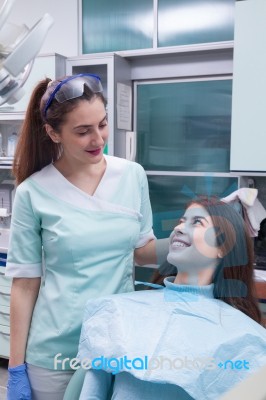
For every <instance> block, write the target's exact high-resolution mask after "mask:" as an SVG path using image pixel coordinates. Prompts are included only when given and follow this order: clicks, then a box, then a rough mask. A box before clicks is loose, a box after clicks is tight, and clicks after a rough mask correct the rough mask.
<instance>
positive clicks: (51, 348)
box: [6, 74, 156, 400]
mask: <svg viewBox="0 0 266 400" xmlns="http://www.w3.org/2000/svg"><path fill="white" fill-rule="evenodd" d="M102 92H103V90H102V85H101V81H100V78H99V77H98V76H96V75H92V74H79V75H74V76H70V77H65V78H64V79H61V80H55V81H51V80H50V79H45V80H43V81H41V82H39V84H38V85H37V86H36V88H35V90H34V92H33V94H32V97H31V99H30V103H29V106H28V109H27V112H26V117H25V120H24V123H23V126H22V130H21V134H20V139H19V143H18V145H17V151H16V154H15V159H14V167H13V173H14V176H15V177H16V181H17V184H18V187H17V190H16V195H15V201H14V206H13V213H12V222H11V237H10V245H9V252H8V260H7V267H6V275H7V276H10V277H13V283H12V289H11V304H10V307H11V310H10V314H11V322H10V330H11V337H10V343H11V346H10V360H9V381H8V400H18V399H33V400H35V399H36V400H46V399H47V400H61V399H62V398H63V395H64V392H65V387H66V385H67V384H68V381H69V379H70V377H71V376H72V374H73V369H71V360H72V359H73V358H75V356H76V354H77V349H78V341H79V335H80V330H81V322H82V315H83V310H84V306H85V303H86V301H87V300H88V298H96V297H97V296H100V295H101V296H102V295H108V294H112V293H121V292H130V291H133V290H134V286H133V278H132V275H133V257H134V256H135V259H136V261H137V262H138V264H140V265H142V264H148V263H156V256H155V247H154V242H155V241H154V238H155V237H154V234H153V229H152V213H151V205H150V199H149V192H148V184H147V178H146V174H145V172H144V170H143V168H142V167H141V166H140V165H139V164H137V163H134V162H130V161H127V160H125V159H121V158H116V157H112V156H108V155H104V154H103V150H104V147H105V144H106V142H107V138H108V120H107V112H106V100H105V98H104V96H103V93H102ZM58 359H61V360H63V359H67V360H68V362H67V363H58V362H57V361H58ZM55 360H57V361H56V362H55ZM23 396H24V397H23Z"/></svg>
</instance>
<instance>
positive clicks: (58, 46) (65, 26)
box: [8, 0, 79, 57]
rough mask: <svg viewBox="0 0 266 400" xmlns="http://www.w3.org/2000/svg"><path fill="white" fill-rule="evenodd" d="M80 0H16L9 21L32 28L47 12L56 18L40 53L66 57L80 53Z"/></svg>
mask: <svg viewBox="0 0 266 400" xmlns="http://www.w3.org/2000/svg"><path fill="white" fill-rule="evenodd" d="M78 4H79V0H16V1H15V3H14V5H13V8H12V10H11V13H10V15H9V17H8V22H13V23H16V24H22V23H24V24H26V25H27V26H28V27H29V28H31V27H32V26H33V25H34V24H35V23H36V22H37V21H38V20H39V19H40V18H41V17H42V16H43V15H44V14H45V13H49V14H50V15H51V16H52V17H53V18H54V25H53V26H52V28H51V29H50V31H49V32H48V34H47V37H46V39H45V42H44V44H43V46H42V48H41V51H40V54H47V53H59V54H62V55H63V56H66V57H72V56H76V55H78Z"/></svg>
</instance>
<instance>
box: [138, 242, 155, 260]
mask: <svg viewBox="0 0 266 400" xmlns="http://www.w3.org/2000/svg"><path fill="white" fill-rule="evenodd" d="M134 258H135V262H136V263H137V264H138V265H146V264H156V263H157V257H156V249H155V240H151V241H149V242H148V243H147V244H146V245H145V246H143V247H139V248H138V249H135V252H134Z"/></svg>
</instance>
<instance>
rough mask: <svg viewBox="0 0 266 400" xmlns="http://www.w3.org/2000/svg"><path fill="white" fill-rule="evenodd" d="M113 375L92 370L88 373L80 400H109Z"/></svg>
mask: <svg viewBox="0 0 266 400" xmlns="http://www.w3.org/2000/svg"><path fill="white" fill-rule="evenodd" d="M111 383H112V374H110V373H108V372H105V371H103V370H93V369H90V370H88V371H87V372H86V375H85V379H84V383H83V387H82V390H81V394H80V397H79V400H108V399H109V392H110V389H111Z"/></svg>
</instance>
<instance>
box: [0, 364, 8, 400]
mask: <svg viewBox="0 0 266 400" xmlns="http://www.w3.org/2000/svg"><path fill="white" fill-rule="evenodd" d="M7 364H8V360H6V359H4V358H0V400H6V383H7Z"/></svg>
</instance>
